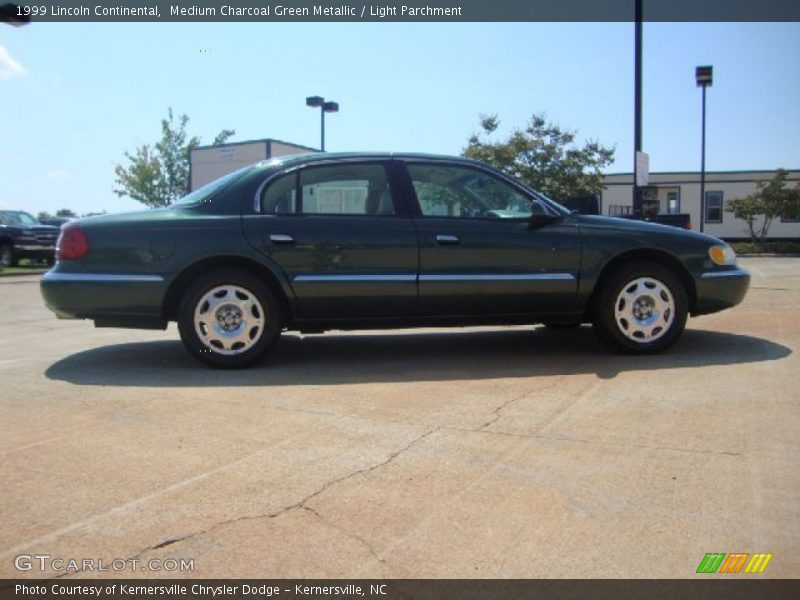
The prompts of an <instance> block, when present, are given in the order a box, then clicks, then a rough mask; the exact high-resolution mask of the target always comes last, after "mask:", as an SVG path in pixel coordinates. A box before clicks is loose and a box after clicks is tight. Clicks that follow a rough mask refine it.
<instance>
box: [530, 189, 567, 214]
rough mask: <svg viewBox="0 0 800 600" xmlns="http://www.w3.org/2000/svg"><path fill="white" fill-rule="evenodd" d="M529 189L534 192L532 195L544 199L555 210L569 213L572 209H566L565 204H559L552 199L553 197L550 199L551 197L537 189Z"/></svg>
mask: <svg viewBox="0 0 800 600" xmlns="http://www.w3.org/2000/svg"><path fill="white" fill-rule="evenodd" d="M531 191H532V192H533V193H534V195H535V196H536V197H537V198H539V199H540V200H544V201H545V202H548V203H549V204H550V205H551V206H552V207H554V208H556V209H557V210H560V211H561V212H563V213H564V214H570V213H571V212H572V211H571V210H570V209H568V208H567V207H566V206H564V205H563V204H561V203H559V202H556V201H555V200H553V199H552V198H550V197H549V196H545V195H544V194H543V193H542V192H540V191H539V190H531Z"/></svg>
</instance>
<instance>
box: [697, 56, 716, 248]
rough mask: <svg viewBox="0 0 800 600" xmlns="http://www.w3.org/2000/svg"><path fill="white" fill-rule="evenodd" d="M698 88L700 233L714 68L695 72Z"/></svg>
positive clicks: (704, 217) (703, 215)
mask: <svg viewBox="0 0 800 600" xmlns="http://www.w3.org/2000/svg"><path fill="white" fill-rule="evenodd" d="M694 78H695V81H696V82H697V86H698V87H701V88H703V117H702V125H701V128H702V133H701V134H700V135H701V137H700V231H701V232H702V231H703V224H704V223H705V220H706V88H707V87H709V86H710V85H711V84H712V82H713V79H714V67H712V66H711V65H705V66H702V67H697V68H696V69H695V70H694Z"/></svg>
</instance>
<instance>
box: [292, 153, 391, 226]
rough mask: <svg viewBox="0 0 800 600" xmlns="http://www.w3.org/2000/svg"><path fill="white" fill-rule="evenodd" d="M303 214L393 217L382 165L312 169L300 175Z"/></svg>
mask: <svg viewBox="0 0 800 600" xmlns="http://www.w3.org/2000/svg"><path fill="white" fill-rule="evenodd" d="M300 189H301V194H302V201H301V206H302V209H301V210H302V212H303V214H318V215H393V214H395V210H394V201H393V200H392V194H391V192H390V191H389V181H388V180H387V178H386V172H385V170H384V168H383V165H374V164H373V165H363V164H362V165H358V164H354V165H348V164H345V165H337V166H335V167H312V168H309V169H305V170H303V171H301V172H300Z"/></svg>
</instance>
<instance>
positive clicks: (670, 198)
mask: <svg viewBox="0 0 800 600" xmlns="http://www.w3.org/2000/svg"><path fill="white" fill-rule="evenodd" d="M667 212H668V213H669V214H671V215H674V214H677V213H679V212H681V195H680V192H679V191H677V190H675V191H669V192H667Z"/></svg>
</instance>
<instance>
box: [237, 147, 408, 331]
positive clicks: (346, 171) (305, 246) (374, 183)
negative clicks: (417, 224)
mask: <svg viewBox="0 0 800 600" xmlns="http://www.w3.org/2000/svg"><path fill="white" fill-rule="evenodd" d="M396 198H397V194H396V193H393V190H392V186H391V185H390V181H389V177H388V175H387V170H386V165H385V164H384V163H381V162H372V163H369V162H366V163H365V162H361V163H355V162H354V163H339V164H336V165H322V166H308V167H306V168H303V169H300V170H298V171H295V172H292V173H289V174H286V175H283V176H282V177H279V178H277V179H275V180H274V181H272V182H271V183H270V184H269V185H268V186H267V187H266V189H265V190H264V192H263V195H262V199H261V214H259V215H256V216H254V217H248V218H247V219H245V234H246V235H247V237H248V239H249V240H250V242H251V243H252V244H253V245H254V246H256V247H257V248H259V249H260V250H261V251H262V252H264V253H265V254H267V255H268V256H269V257H270V258H271V259H272V261H273V262H275V263H276V264H278V265H279V266H280V268H281V269H282V270H283V271H284V273H285V275H286V277H287V278H288V280H289V282H290V284H291V286H292V288H293V290H294V292H295V295H296V297H297V300H298V308H299V311H300V314H299V315H298V316H299V317H300V318H302V319H346V318H364V317H388V316H405V315H410V314H412V313H413V311H414V310H415V307H416V301H417V282H416V279H417V267H418V256H419V253H418V248H417V237H416V233H415V229H414V226H413V224H412V222H411V219H410V218H408V217H407V216H400V212H401V211H400V210H399V209H398V206H399V205H397V204H396Z"/></svg>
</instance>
